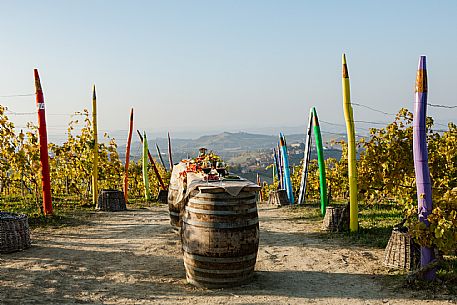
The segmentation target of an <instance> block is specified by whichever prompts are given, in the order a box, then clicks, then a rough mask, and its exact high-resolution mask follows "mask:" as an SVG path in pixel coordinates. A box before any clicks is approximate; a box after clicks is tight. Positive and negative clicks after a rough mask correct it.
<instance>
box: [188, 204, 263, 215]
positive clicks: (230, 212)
mask: <svg viewBox="0 0 457 305" xmlns="http://www.w3.org/2000/svg"><path fill="white" fill-rule="evenodd" d="M186 211H188V212H191V213H197V214H206V215H243V214H249V213H254V212H256V211H257V207H253V208H250V209H247V210H245V211H213V210H203V209H194V208H191V207H188V206H187V207H186Z"/></svg>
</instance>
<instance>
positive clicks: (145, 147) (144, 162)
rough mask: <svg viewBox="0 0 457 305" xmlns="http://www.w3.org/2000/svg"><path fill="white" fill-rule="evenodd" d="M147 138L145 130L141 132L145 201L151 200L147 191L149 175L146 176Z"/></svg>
mask: <svg viewBox="0 0 457 305" xmlns="http://www.w3.org/2000/svg"><path fill="white" fill-rule="evenodd" d="M148 151H149V149H148V140H147V139H146V132H143V183H144V197H145V199H146V201H150V200H151V193H150V191H149V177H148Z"/></svg>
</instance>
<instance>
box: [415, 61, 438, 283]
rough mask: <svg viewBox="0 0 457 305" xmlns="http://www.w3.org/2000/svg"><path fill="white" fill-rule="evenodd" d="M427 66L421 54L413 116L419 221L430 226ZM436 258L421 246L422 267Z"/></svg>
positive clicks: (431, 274)
mask: <svg viewBox="0 0 457 305" xmlns="http://www.w3.org/2000/svg"><path fill="white" fill-rule="evenodd" d="M427 92H428V88H427V67H426V57H425V56H421V57H420V60H419V67H418V69H417V76H416V99H415V102H414V118H413V158H414V170H415V172H416V189H417V204H418V206H417V208H418V214H419V221H421V222H423V223H425V225H426V226H429V222H428V220H427V217H428V215H429V214H430V213H431V212H432V209H433V202H432V185H431V181H430V170H429V168H428V152H427V133H426V127H425V120H426V118H427V114H426V113H427ZM433 259H434V251H433V249H432V248H428V247H421V267H425V266H427V265H428V264H430V263H431V262H432V261H433ZM435 277H436V270H435V269H432V270H430V271H428V272H426V273H425V275H424V279H426V280H433V279H435Z"/></svg>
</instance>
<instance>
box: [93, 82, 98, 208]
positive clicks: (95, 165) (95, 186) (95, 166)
mask: <svg viewBox="0 0 457 305" xmlns="http://www.w3.org/2000/svg"><path fill="white" fill-rule="evenodd" d="M92 125H93V128H94V131H93V132H94V133H93V137H94V152H93V154H94V157H93V158H94V160H93V167H92V203H93V204H94V205H96V204H97V197H98V133H97V95H96V93H95V85H94V87H93V93H92Z"/></svg>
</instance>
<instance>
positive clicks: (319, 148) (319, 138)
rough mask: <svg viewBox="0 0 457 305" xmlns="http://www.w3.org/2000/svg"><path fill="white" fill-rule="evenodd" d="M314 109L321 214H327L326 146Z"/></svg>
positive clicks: (314, 109) (313, 109)
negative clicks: (324, 145)
mask: <svg viewBox="0 0 457 305" xmlns="http://www.w3.org/2000/svg"><path fill="white" fill-rule="evenodd" d="M312 111H313V126H314V128H313V129H314V137H315V138H316V150H317V163H318V164H319V183H320V192H321V214H322V215H323V216H325V210H326V208H327V179H326V177H325V159H324V147H323V145H322V135H321V127H320V126H319V118H318V117H317V111H316V108H314V107H313V108H312Z"/></svg>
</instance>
